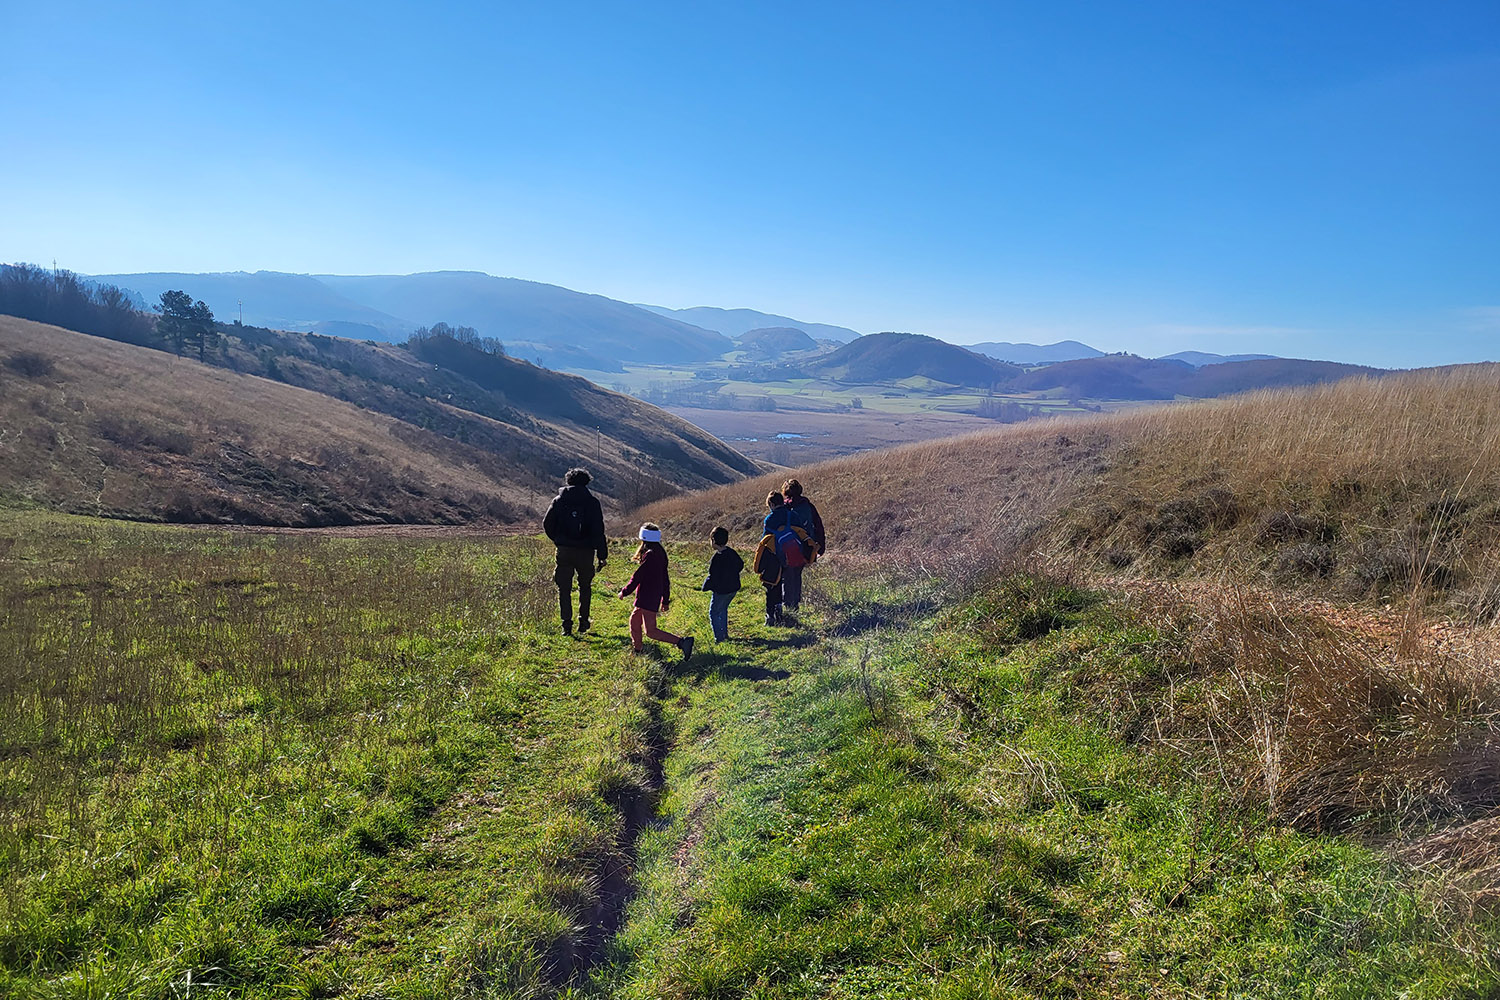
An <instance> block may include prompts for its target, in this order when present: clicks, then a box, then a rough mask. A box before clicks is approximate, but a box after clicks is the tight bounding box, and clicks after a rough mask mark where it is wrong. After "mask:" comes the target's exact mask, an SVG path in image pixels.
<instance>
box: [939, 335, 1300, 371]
mask: <svg viewBox="0 0 1500 1000" xmlns="http://www.w3.org/2000/svg"><path fill="white" fill-rule="evenodd" d="M964 346H965V347H966V348H967V349H968V350H971V351H973V352H974V353H975V354H983V355H985V356H986V357H991V358H995V359H997V360H1000V361H1009V362H1012V363H1013V364H1018V365H1046V364H1054V363H1056V362H1058V361H1081V360H1083V359H1084V358H1102V357H1104V356H1105V354H1104V352H1103V351H1101V350H1098V349H1096V348H1093V347H1090V346H1089V345H1088V344H1084V343H1080V342H1079V341H1076V340H1060V341H1058V342H1057V343H1055V344H1010V343H1006V342H1004V341H1000V342H988V341H987V342H985V343H980V344H965V345H964ZM1274 357H1275V355H1274V354H1209V353H1207V352H1205V351H1178V352H1177V353H1176V354H1167V355H1163V356H1162V357H1160V358H1157V359H1156V360H1158V361H1181V362H1183V363H1184V364H1189V365H1192V366H1193V367H1194V368H1201V367H1203V366H1204V365H1218V364H1223V363H1224V362H1226V361H1266V360H1269V359H1271V358H1274Z"/></svg>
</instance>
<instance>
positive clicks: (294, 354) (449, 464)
mask: <svg viewBox="0 0 1500 1000" xmlns="http://www.w3.org/2000/svg"><path fill="white" fill-rule="evenodd" d="M229 329H231V330H234V331H235V333H234V334H233V335H232V336H231V339H230V342H229V345H228V347H227V348H226V350H225V352H224V354H223V355H222V356H219V358H218V360H219V361H220V362H221V364H223V365H227V366H230V368H232V369H235V370H226V369H224V368H216V367H213V366H210V365H204V364H200V363H198V362H196V361H192V360H189V359H184V358H176V357H174V356H172V355H168V354H164V353H161V352H158V351H152V350H148V349H145V348H139V347H134V346H130V345H126V344H119V343H115V342H112V341H107V340H102V339H98V338H93V337H87V336H84V335H82V334H76V333H71V332H69V331H65V330H61V329H59V328H57V327H50V326H45V325H43V324H38V323H31V322H28V321H25V320H17V319H12V318H9V317H0V389H3V392H0V414H3V419H4V421H5V424H4V426H5V427H8V428H9V431H8V432H7V433H6V434H4V436H3V437H0V470H3V471H0V483H3V484H4V485H3V488H4V491H5V493H6V494H7V495H8V496H9V497H10V498H11V499H12V500H13V501H20V502H25V503H33V504H40V505H44V506H48V507H55V508H58V509H63V510H71V511H81V512H88V513H102V514H110V515H114V516H123V517H145V518H161V519H167V520H189V521H199V520H203V521H237V522H247V523H256V524H290V525H306V524H356V523H380V522H402V523H459V522H473V521H482V522H491V523H497V522H498V523H505V522H511V521H516V520H524V519H527V518H530V517H532V516H533V514H534V511H535V509H536V508H537V507H538V506H539V505H540V504H541V503H542V502H543V501H544V500H545V498H546V497H547V496H548V495H550V493H551V491H552V490H553V489H554V488H555V484H556V482H557V481H558V480H559V478H560V476H561V474H562V472H563V471H565V470H566V469H567V468H568V467H569V466H570V465H573V464H577V463H579V462H580V461H586V462H587V463H588V464H589V465H591V466H594V467H595V468H596V469H597V471H598V476H599V478H598V483H599V488H600V491H601V493H602V494H603V495H604V496H605V497H606V498H607V499H608V498H618V499H621V500H624V501H626V502H630V503H634V502H639V501H640V500H641V499H644V498H645V497H649V496H651V495H652V494H656V495H661V494H664V493H667V492H670V491H672V490H673V489H677V488H682V487H691V486H706V485H710V484H712V483H715V482H726V481H729V480H732V479H734V478H736V477H738V476H740V475H743V474H744V473H746V472H748V471H753V469H754V468H755V466H754V465H753V463H751V462H750V461H749V460H748V459H746V458H744V457H743V456H741V455H739V454H738V453H737V452H734V451H733V450H732V449H730V448H728V447H727V446H725V445H724V444H722V443H721V442H719V441H718V440H717V439H715V438H713V437H712V436H710V435H708V434H707V433H705V432H703V431H701V430H699V429H698V428H696V427H693V426H692V425H690V424H688V423H686V422H685V421H682V420H680V419H679V418H676V417H673V416H671V415H670V414H667V413H665V412H664V411H661V410H658V409H656V408H655V407H653V406H650V405H649V404H646V403H643V402H640V401H638V400H634V399H631V398H629V397H625V396H620V395H618V394H615V393H611V392H608V391H606V390H603V389H600V388H598V387H597V386H594V385H593V384H591V383H589V382H587V381H585V380H583V379H579V378H575V377H572V376H567V375H561V374H558V373H555V372H548V371H545V370H543V369H538V368H535V367H533V366H531V365H527V364H524V363H521V362H517V361H514V360H511V359H508V358H503V357H497V356H494V355H489V354H485V353H483V352H480V351H477V350H475V349H473V348H470V347H467V346H465V345H462V344H458V343H456V342H454V341H451V340H443V339H441V338H438V339H435V340H433V341H429V342H426V343H425V344H423V345H420V346H419V347H418V348H417V351H416V353H412V352H408V351H404V350H400V349H398V348H394V347H390V346H386V345H379V344H371V343H362V342H357V341H347V340H337V339H334V338H328V337H319V336H316V335H299V334H283V333H275V332H272V331H264V330H255V329H251V328H229ZM596 428H598V430H597V431H596Z"/></svg>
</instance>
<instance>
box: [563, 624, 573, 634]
mask: <svg viewBox="0 0 1500 1000" xmlns="http://www.w3.org/2000/svg"><path fill="white" fill-rule="evenodd" d="M572 634H573V623H572V622H563V635H572Z"/></svg>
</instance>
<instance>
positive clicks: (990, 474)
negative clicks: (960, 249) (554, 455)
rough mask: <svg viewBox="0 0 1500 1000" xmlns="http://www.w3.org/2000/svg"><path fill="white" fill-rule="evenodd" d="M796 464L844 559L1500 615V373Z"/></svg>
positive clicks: (717, 505) (710, 498)
mask: <svg viewBox="0 0 1500 1000" xmlns="http://www.w3.org/2000/svg"><path fill="white" fill-rule="evenodd" d="M1244 364H1260V362H1244ZM1215 367H1226V368H1227V367H1230V366H1228V365H1224V366H1215ZM797 474H798V475H799V477H800V478H801V480H802V482H803V483H804V485H805V486H806V488H807V490H808V492H809V494H810V495H811V496H812V497H813V499H814V500H815V501H816V502H817V503H818V505H819V508H820V510H821V511H822V512H823V515H824V519H825V520H826V521H827V523H828V526H829V533H830V536H831V537H832V539H833V544H834V545H835V546H837V547H839V548H842V549H844V550H846V551H854V552H868V553H879V554H881V555H882V556H884V557H889V558H893V559H897V560H901V561H905V562H908V563H925V564H927V565H931V566H934V567H942V566H948V565H952V564H957V565H960V566H961V565H966V564H969V563H973V564H975V565H984V564H986V562H987V561H988V559H987V557H986V554H989V555H993V554H996V553H999V554H1003V555H1005V556H1007V557H1014V556H1018V555H1024V554H1025V553H1029V552H1042V553H1045V554H1047V555H1049V556H1050V557H1052V558H1054V559H1058V560H1063V561H1067V562H1069V563H1074V564H1079V565H1083V566H1087V567H1091V568H1095V569H1099V570H1104V571H1109V572H1125V573H1127V574H1131V575H1151V574H1157V573H1163V572H1165V573H1169V574H1193V573H1204V574H1219V573H1222V572H1225V571H1226V569H1228V568H1230V567H1232V568H1233V569H1234V571H1235V572H1236V574H1237V575H1241V576H1242V577H1244V576H1245V575H1248V578H1251V579H1260V580H1266V581H1278V582H1281V583H1284V584H1288V585H1292V586H1296V587H1303V588H1306V589H1308V590H1311V591H1317V592H1326V591H1327V590H1329V589H1330V588H1333V589H1335V590H1337V591H1340V592H1343V593H1347V594H1350V595H1366V594H1381V595H1386V596H1391V595H1397V594H1403V593H1407V592H1409V591H1410V590H1411V588H1412V586H1413V585H1414V584H1415V583H1417V582H1419V581H1422V582H1425V583H1427V584H1430V585H1431V586H1433V587H1436V588H1438V593H1439V594H1440V595H1441V596H1442V597H1444V598H1445V599H1446V600H1449V601H1450V602H1452V603H1455V604H1459V605H1463V606H1464V607H1467V608H1469V609H1471V610H1472V612H1473V613H1475V614H1480V615H1482V616H1487V617H1493V616H1494V615H1495V614H1496V613H1497V612H1500V560H1497V556H1496V552H1497V551H1500V507H1497V501H1496V500H1495V497H1497V496H1500V366H1495V365H1473V366H1463V367H1459V368H1453V369H1446V370H1434V371H1429V372H1416V373H1409V374H1402V375H1392V376H1387V377H1384V378H1381V379H1368V378H1355V379H1351V380H1347V381H1343V382H1339V383H1336V384H1331V385H1325V386H1318V387H1313V388H1305V389H1296V390H1282V391H1269V390H1267V391H1261V392H1254V393H1249V394H1246V395H1243V396H1237V397H1232V398H1229V399H1224V400H1219V401H1210V402H1201V403H1191V404H1183V405H1180V406H1173V407H1162V408H1152V409H1149V410H1137V411H1131V412H1128V413H1120V414H1110V415H1104V416H1100V417H1094V418H1077V419H1067V420H1064V419H1058V420H1053V421H1047V422H1045V423H1032V424H1024V425H1019V426H1012V427H1008V428H1005V429H1003V430H998V431H994V432H991V433H982V434H976V435H972V436H969V437H965V438H956V439H950V440H946V441H935V442H927V443H923V444H917V445H912V446H908V447H904V448H898V449H894V450H890V451H884V452H879V453H873V454H869V455H857V456H852V457H849V458H843V459H838V460H835V461H831V462H827V463H823V464H820V465H814V466H810V467H807V468H804V469H800V470H797ZM783 476H784V474H777V475H773V476H763V477H760V478H758V479H751V480H747V481H745V482H742V483H737V484H735V485H733V486H729V487H725V488H721V489H716V490H711V491H709V492H706V493H702V494H698V495H694V496H691V497H684V498H682V499H680V500H669V501H664V502H662V503H659V504H655V505H652V506H650V507H648V508H647V509H645V510H644V511H643V512H642V515H643V516H647V517H652V518H655V519H657V520H661V521H664V522H666V523H667V525H668V526H669V527H670V528H672V529H674V530H676V531H678V532H687V533H691V534H694V535H697V534H699V533H702V532H704V531H706V529H707V528H709V527H711V526H712V525H713V524H714V523H716V522H719V521H723V522H725V523H732V524H737V525H748V524H750V523H751V522H752V521H753V520H754V519H755V518H756V517H758V516H759V515H758V512H759V511H761V509H762V498H763V497H764V496H765V493H766V491H767V490H768V489H771V488H774V487H776V486H777V485H779V482H780V480H781V478H783Z"/></svg>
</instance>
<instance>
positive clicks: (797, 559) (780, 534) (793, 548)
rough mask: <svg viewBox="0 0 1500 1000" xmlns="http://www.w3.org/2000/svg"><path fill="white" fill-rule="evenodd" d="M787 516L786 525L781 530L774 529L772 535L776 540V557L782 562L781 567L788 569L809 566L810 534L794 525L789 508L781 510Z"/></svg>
mask: <svg viewBox="0 0 1500 1000" xmlns="http://www.w3.org/2000/svg"><path fill="white" fill-rule="evenodd" d="M781 509H782V510H783V511H784V512H785V514H786V523H785V524H783V525H782V526H781V527H779V528H772V529H771V532H770V533H771V534H772V535H773V536H775V539H776V556H777V558H778V559H780V560H781V565H783V566H785V567H787V568H788V569H797V568H798V567H801V566H806V565H807V564H808V561H809V560H808V558H807V553H808V548H809V546H808V544H807V542H808V534H807V532H806V531H804V530H802V529H801V528H799V527H797V526H796V525H794V524H793V523H792V512H791V510H790V509H788V508H785V507H783V508H781Z"/></svg>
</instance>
